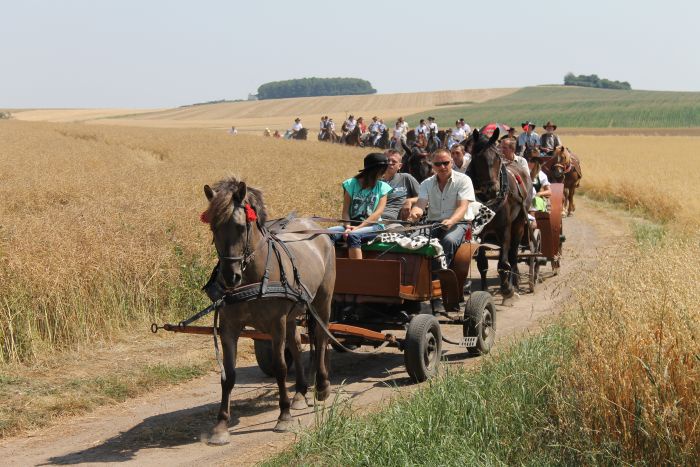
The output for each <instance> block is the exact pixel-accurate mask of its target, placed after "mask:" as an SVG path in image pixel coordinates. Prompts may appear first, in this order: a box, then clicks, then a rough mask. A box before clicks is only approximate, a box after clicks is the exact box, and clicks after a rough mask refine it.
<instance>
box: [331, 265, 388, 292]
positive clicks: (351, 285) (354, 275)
mask: <svg viewBox="0 0 700 467" xmlns="http://www.w3.org/2000/svg"><path fill="white" fill-rule="evenodd" d="M335 268H336V274H335V290H334V293H336V294H353V295H374V296H378V297H398V296H399V292H400V290H401V263H400V262H399V261H385V260H375V259H348V258H336V260H335Z"/></svg>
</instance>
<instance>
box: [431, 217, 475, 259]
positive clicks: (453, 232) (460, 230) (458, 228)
mask: <svg viewBox="0 0 700 467" xmlns="http://www.w3.org/2000/svg"><path fill="white" fill-rule="evenodd" d="M466 231H467V224H456V225H454V226H452V228H451V229H450V230H444V229H441V228H438V229H435V230H434V231H433V237H435V238H437V239H438V240H439V241H440V245H442V249H443V250H444V251H445V262H446V263H447V267H448V268H449V267H450V265H451V264H452V258H454V257H455V254H456V253H457V250H458V249H459V247H460V245H461V244H462V242H464V234H465V233H466Z"/></svg>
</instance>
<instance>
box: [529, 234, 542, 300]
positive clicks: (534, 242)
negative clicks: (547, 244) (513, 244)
mask: <svg viewBox="0 0 700 467" xmlns="http://www.w3.org/2000/svg"><path fill="white" fill-rule="evenodd" d="M541 252H542V235H541V234H540V230H539V229H535V231H534V232H533V233H532V239H531V240H530V253H532V254H534V253H541ZM528 266H529V277H528V285H529V286H530V293H535V287H536V285H537V282H538V279H539V276H540V261H539V258H534V257H530V258H528Z"/></svg>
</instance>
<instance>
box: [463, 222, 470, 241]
mask: <svg viewBox="0 0 700 467" xmlns="http://www.w3.org/2000/svg"><path fill="white" fill-rule="evenodd" d="M464 241H465V242H471V241H472V226H471V224H469V225H467V230H465V231H464Z"/></svg>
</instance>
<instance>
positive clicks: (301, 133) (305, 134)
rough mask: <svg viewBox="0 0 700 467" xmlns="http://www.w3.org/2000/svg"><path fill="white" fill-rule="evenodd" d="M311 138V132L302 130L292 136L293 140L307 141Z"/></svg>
mask: <svg viewBox="0 0 700 467" xmlns="http://www.w3.org/2000/svg"><path fill="white" fill-rule="evenodd" d="M308 136H309V130H307V129H306V128H302V129H301V130H299V131H297V132H296V133H294V134H293V135H292V139H303V140H305V139H306V138H308Z"/></svg>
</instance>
